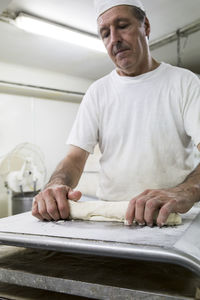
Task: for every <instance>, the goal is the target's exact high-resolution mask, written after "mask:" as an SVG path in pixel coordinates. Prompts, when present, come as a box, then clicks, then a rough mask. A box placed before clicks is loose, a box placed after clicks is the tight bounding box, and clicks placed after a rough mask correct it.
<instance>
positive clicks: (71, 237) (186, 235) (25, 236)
mask: <svg viewBox="0 0 200 300" xmlns="http://www.w3.org/2000/svg"><path fill="white" fill-rule="evenodd" d="M182 219H183V224H182V225H179V226H174V227H164V228H161V229H160V228H158V227H153V228H149V227H140V226H136V225H133V226H131V227H127V226H124V225H123V224H122V223H115V222H86V221H58V222H41V221H39V220H37V219H36V218H34V217H32V216H31V213H30V212H28V213H23V214H19V215H15V216H11V217H8V218H4V219H1V220H0V243H1V244H2V245H3V244H4V245H13V246H20V247H26V248H37V249H40V250H41V251H44V250H54V251H57V252H66V255H67V253H77V254H81V255H88V254H89V255H93V256H99V257H101V258H103V257H105V258H106V257H110V258H112V259H124V260H129V261H137V260H138V261H140V263H144V262H145V261H146V262H149V263H152V262H157V263H159V264H160V263H163V262H164V263H167V264H173V265H177V267H178V266H181V267H184V270H186V269H188V271H191V272H192V273H193V274H194V276H197V277H196V278H200V239H199V228H200V207H199V206H195V207H193V208H192V209H191V210H190V211H189V212H188V213H187V214H184V215H182ZM1 274H2V273H1ZM4 275H5V274H4ZM17 277H18V276H16V278H17ZM158 277H159V276H158ZM1 280H2V278H1ZM45 280H46V279H45ZM30 282H31V280H30ZM76 283H77V282H76ZM54 285H55V284H54ZM81 285H82V283H81ZM93 288H95V286H94V285H93ZM98 288H100V290H99V292H98V293H99V295H101V294H102V291H101V287H98ZM103 288H104V289H103V290H104V291H105V290H106V289H107V293H108V294H109V293H110V291H109V288H108V287H106V285H104V286H103ZM91 289H92V287H91ZM72 290H73V288H72ZM113 291H114V290H113ZM115 292H116V293H115V295H120V293H121V292H122V291H119V289H116V290H115ZM126 293H127V295H128V294H129V293H130V291H126ZM131 293H132V292H131ZM108 294H106V293H105V297H104V298H103V296H102V298H98V299H109V298H106V297H107V296H106V295H108ZM78 295H79V294H78ZM81 295H82V294H81ZM85 295H86V296H88V297H90V296H89V295H87V293H86V294H85ZM143 296H144V295H143ZM145 297H146V296H145ZM91 298H92V297H91ZM93 298H94V295H93ZM110 299H111V298H110ZM112 299H118V298H116V297H115V298H112ZM129 299H131V298H129ZM138 299H139V298H138ZM141 299H153V298H148V297H147V298H141ZM156 299H158V298H156ZM159 299H161V298H159ZM164 299H168V298H164ZM174 299H179V298H174ZM181 299H185V298H181Z"/></svg>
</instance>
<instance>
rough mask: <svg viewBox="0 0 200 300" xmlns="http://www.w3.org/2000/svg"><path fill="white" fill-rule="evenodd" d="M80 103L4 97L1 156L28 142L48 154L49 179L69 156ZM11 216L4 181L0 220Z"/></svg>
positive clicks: (1, 103)
mask: <svg viewBox="0 0 200 300" xmlns="http://www.w3.org/2000/svg"><path fill="white" fill-rule="evenodd" d="M78 106H79V104H77V103H70V102H64V101H56V100H46V99H37V98H30V97H23V96H14V95H8V94H0V112H1V114H0V157H1V156H3V155H5V154H6V153H8V152H10V151H11V150H12V149H13V148H14V147H15V146H16V145H18V144H20V143H24V142H29V143H33V144H36V145H37V146H39V147H40V148H41V150H42V151H43V153H44V155H45V164H46V167H47V176H48V177H49V176H50V174H51V173H52V171H53V169H54V168H55V166H56V165H57V164H58V162H59V161H60V160H61V159H62V158H63V157H64V156H65V154H66V151H67V146H66V145H65V141H66V139H67V136H68V134H69V131H70V129H71V126H72V124H73V121H74V118H75V116H76V113H77V110H78ZM6 215H7V197H6V194H5V190H4V188H3V186H2V182H1V179H0V217H2V216H6Z"/></svg>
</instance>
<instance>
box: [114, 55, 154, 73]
mask: <svg viewBox="0 0 200 300" xmlns="http://www.w3.org/2000/svg"><path fill="white" fill-rule="evenodd" d="M159 66H160V63H159V62H157V61H156V60H155V59H154V58H152V59H151V60H150V61H149V62H147V64H145V65H144V67H142V68H141V69H140V70H137V71H133V70H130V71H129V70H121V69H119V68H117V69H116V71H117V73H118V74H119V75H120V76H130V77H135V76H139V75H142V74H145V73H148V72H150V71H153V70H155V69H156V68H158V67H159Z"/></svg>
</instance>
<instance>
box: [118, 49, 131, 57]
mask: <svg viewBox="0 0 200 300" xmlns="http://www.w3.org/2000/svg"><path fill="white" fill-rule="evenodd" d="M127 50H129V49H127V48H126V49H120V50H118V51H116V52H115V56H117V55H118V54H120V53H123V52H125V51H127Z"/></svg>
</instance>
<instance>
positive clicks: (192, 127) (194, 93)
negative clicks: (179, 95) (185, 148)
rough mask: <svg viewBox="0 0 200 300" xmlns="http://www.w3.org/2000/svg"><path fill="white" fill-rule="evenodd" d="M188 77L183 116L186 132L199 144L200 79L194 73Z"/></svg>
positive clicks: (185, 86) (185, 87)
mask: <svg viewBox="0 0 200 300" xmlns="http://www.w3.org/2000/svg"><path fill="white" fill-rule="evenodd" d="M188 79H189V80H187V83H186V82H185V84H184V86H183V90H184V109H183V118H184V125H185V130H186V133H187V134H188V135H189V136H191V138H192V140H193V141H194V144H195V145H196V146H197V145H198V144H199V143H200V80H199V78H198V77H197V76H196V75H194V74H192V73H190V78H188Z"/></svg>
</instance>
